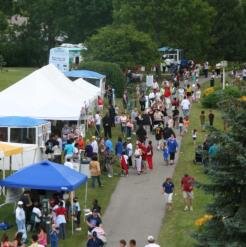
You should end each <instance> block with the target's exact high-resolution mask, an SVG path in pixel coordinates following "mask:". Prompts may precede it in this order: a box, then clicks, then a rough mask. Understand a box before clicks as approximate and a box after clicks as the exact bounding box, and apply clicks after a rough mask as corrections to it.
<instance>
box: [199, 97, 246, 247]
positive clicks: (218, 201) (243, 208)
mask: <svg viewBox="0 0 246 247" xmlns="http://www.w3.org/2000/svg"><path fill="white" fill-rule="evenodd" d="M222 105H223V109H224V110H223V116H224V119H225V121H226V122H227V123H228V126H229V130H228V132H227V133H224V132H220V131H216V132H214V133H212V135H211V136H213V142H216V143H217V145H218V147H219V148H218V153H217V155H216V156H215V157H214V158H213V159H212V160H211V161H210V162H209V164H208V166H207V172H208V175H209V176H210V177H211V184H209V185H204V189H205V190H207V191H208V192H210V193H213V195H214V201H213V203H212V204H211V205H209V207H208V212H209V213H210V214H212V215H213V218H212V220H210V221H208V222H207V223H206V224H205V225H203V226H202V228H201V229H200V231H199V232H198V233H197V235H196V238H197V239H198V242H199V244H198V245H199V246H230V247H234V246H235V247H236V246H238V247H239V246H246V111H245V109H246V102H245V101H243V100H238V99H237V100H235V99H230V100H228V99H227V100H226V101H224V102H222V104H221V106H222Z"/></svg>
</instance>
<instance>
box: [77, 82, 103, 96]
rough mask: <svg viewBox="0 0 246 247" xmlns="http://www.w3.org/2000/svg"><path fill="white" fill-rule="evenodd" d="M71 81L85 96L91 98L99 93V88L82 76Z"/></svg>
mask: <svg viewBox="0 0 246 247" xmlns="http://www.w3.org/2000/svg"><path fill="white" fill-rule="evenodd" d="M73 83H74V84H75V85H76V86H77V87H79V88H80V89H81V90H82V91H83V92H86V94H87V96H89V97H90V98H91V99H96V98H97V97H98V96H100V95H101V91H100V88H98V87H96V86H94V85H92V84H91V83H89V82H88V81H86V80H84V79H82V78H79V79H77V80H75V81H73Z"/></svg>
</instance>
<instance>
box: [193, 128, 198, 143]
mask: <svg viewBox="0 0 246 247" xmlns="http://www.w3.org/2000/svg"><path fill="white" fill-rule="evenodd" d="M196 138H197V130H196V129H193V131H192V139H193V144H194V145H195V144H196Z"/></svg>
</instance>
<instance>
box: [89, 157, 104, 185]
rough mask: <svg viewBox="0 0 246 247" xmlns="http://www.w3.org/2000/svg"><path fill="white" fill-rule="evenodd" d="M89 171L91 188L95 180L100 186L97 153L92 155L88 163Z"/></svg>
mask: <svg viewBox="0 0 246 247" xmlns="http://www.w3.org/2000/svg"><path fill="white" fill-rule="evenodd" d="M89 168H90V172H91V179H92V188H95V182H96V180H97V182H98V186H99V187H102V184H101V180H100V175H101V169H100V164H99V162H98V160H97V155H93V156H92V160H91V162H90V165H89Z"/></svg>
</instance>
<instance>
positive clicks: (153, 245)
mask: <svg viewBox="0 0 246 247" xmlns="http://www.w3.org/2000/svg"><path fill="white" fill-rule="evenodd" d="M147 241H148V244H147V245H145V247H160V245H159V244H156V243H155V238H154V237H153V236H151V235H150V236H148V238H147Z"/></svg>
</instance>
